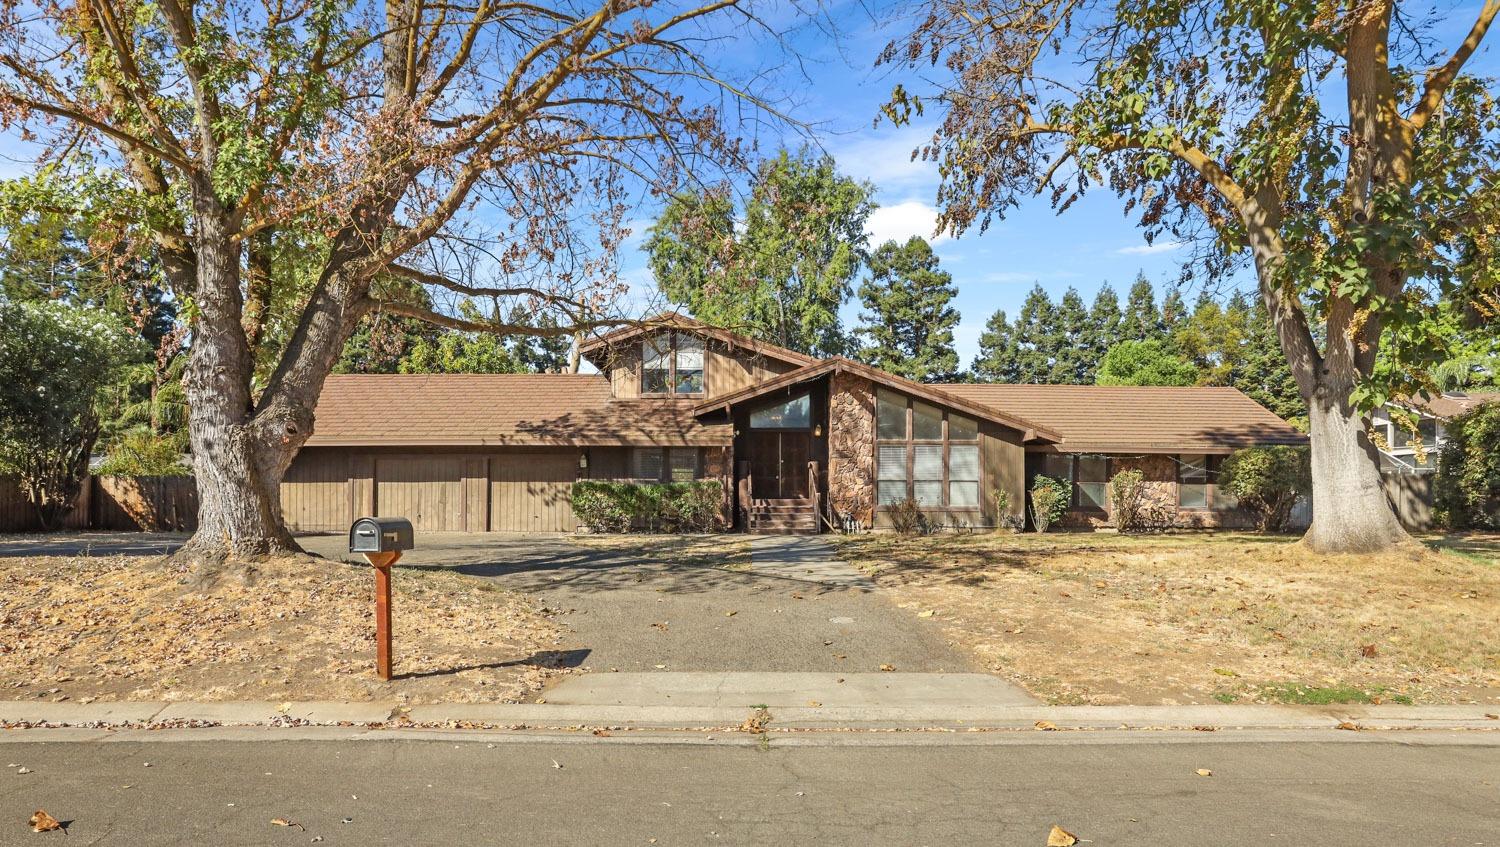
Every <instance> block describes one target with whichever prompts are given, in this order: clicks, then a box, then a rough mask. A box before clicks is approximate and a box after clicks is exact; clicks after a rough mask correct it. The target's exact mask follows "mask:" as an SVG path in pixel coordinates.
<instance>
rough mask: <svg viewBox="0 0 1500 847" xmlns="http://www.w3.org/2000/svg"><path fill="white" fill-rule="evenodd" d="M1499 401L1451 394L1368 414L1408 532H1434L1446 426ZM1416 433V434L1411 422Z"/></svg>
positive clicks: (1496, 396) (1389, 490)
mask: <svg viewBox="0 0 1500 847" xmlns="http://www.w3.org/2000/svg"><path fill="white" fill-rule="evenodd" d="M1496 400H1500V392H1495V391H1490V392H1473V393H1464V392H1457V391H1449V392H1444V393H1442V394H1439V395H1437V396H1429V395H1425V394H1424V395H1421V396H1418V397H1414V398H1409V399H1407V400H1404V401H1400V402H1396V403H1391V404H1389V405H1387V406H1383V407H1381V408H1379V409H1376V410H1375V411H1374V412H1373V413H1372V414H1371V415H1370V426H1371V427H1372V428H1373V429H1374V431H1375V434H1376V437H1377V438H1376V441H1377V443H1379V444H1380V445H1381V446H1380V470H1381V474H1382V480H1383V482H1384V483H1385V494H1386V497H1387V499H1389V500H1390V501H1391V507H1392V508H1393V509H1395V510H1396V516H1397V517H1398V518H1400V519H1401V523H1402V524H1403V525H1404V526H1406V528H1407V529H1431V528H1432V524H1433V520H1432V519H1433V515H1432V503H1433V491H1432V475H1433V474H1434V473H1436V472H1437V468H1438V454H1439V453H1440V452H1441V451H1442V447H1443V442H1444V441H1445V440H1446V435H1447V433H1446V432H1445V430H1444V428H1443V427H1444V424H1445V423H1446V422H1447V421H1450V420H1452V419H1453V418H1456V417H1458V416H1459V415H1461V414H1463V413H1464V412H1467V411H1469V410H1470V409H1474V408H1476V407H1478V406H1481V405H1483V404H1485V403H1489V402H1493V401H1496ZM1413 422H1414V423H1415V424H1416V427H1417V432H1416V434H1415V435H1413V433H1412V431H1411V423H1413Z"/></svg>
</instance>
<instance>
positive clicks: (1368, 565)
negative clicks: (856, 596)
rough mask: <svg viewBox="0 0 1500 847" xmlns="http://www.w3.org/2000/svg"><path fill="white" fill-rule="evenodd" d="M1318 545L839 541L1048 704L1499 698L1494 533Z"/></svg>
mask: <svg viewBox="0 0 1500 847" xmlns="http://www.w3.org/2000/svg"><path fill="white" fill-rule="evenodd" d="M1424 541H1425V542H1426V544H1427V545H1428V549H1426V550H1423V551H1421V552H1416V553H1404V554H1400V555H1392V556H1384V557H1358V556H1319V555H1315V554H1313V553H1311V552H1309V551H1307V550H1306V549H1304V548H1303V547H1302V546H1301V545H1299V544H1297V543H1296V542H1295V539H1288V538H1277V537H1265V536H1256V535H1239V534H1228V533H1224V534H1212V535H1206V534H1205V535H1197V534H1191V535H1190V534H1184V535H1170V536H1147V537H1141V536H1119V535H1114V534H1106V533H1079V534H1049V535H1045V536H1036V535H1009V534H1005V535H972V536H934V537H926V538H899V537H895V536H863V537H858V538H852V539H848V540H846V541H845V542H844V543H843V545H842V547H841V550H842V555H843V556H844V557H845V558H846V559H848V560H850V561H852V562H855V563H857V564H859V565H860V566H861V567H862V568H863V569H865V570H867V571H868V572H870V573H872V574H873V575H874V577H875V579H876V581H877V582H878V583H879V585H881V586H882V587H883V588H885V589H886V590H887V591H888V592H889V593H890V594H891V595H892V596H893V597H894V598H895V600H896V602H897V603H898V604H900V605H901V606H903V607H906V608H909V609H911V610H912V613H913V614H921V615H923V616H924V617H927V618H931V619H933V620H934V622H937V623H941V624H942V625H944V626H945V627H946V629H947V632H948V634H949V637H950V638H951V639H952V640H953V641H955V642H956V643H958V644H960V645H963V646H965V647H967V648H969V649H972V650H973V651H974V652H975V654H976V655H977V657H978V658H979V659H980V661H981V662H982V663H983V664H984V666H985V667H987V668H989V669H990V670H991V671H992V672H994V673H996V674H999V675H1001V676H1004V677H1007V678H1009V679H1011V680H1012V681H1014V682H1017V683H1019V684H1021V685H1023V686H1024V687H1026V688H1027V689H1028V690H1030V691H1032V692H1033V693H1035V694H1037V695H1038V696H1040V697H1043V698H1044V699H1046V700H1047V701H1048V702H1051V703H1084V704H1110V703H1135V704H1152V703H1162V704H1183V703H1208V702H1214V701H1217V702H1225V703H1232V702H1242V703H1248V702H1291V703H1333V702H1396V703H1405V702H1414V703H1472V702H1478V703H1496V702H1500V536H1454V537H1447V538H1443V537H1436V536H1434V537H1431V538H1427V539H1424Z"/></svg>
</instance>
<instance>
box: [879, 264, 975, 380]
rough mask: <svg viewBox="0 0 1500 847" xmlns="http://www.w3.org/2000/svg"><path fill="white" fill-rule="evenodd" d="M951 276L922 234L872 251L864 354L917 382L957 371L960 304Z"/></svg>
mask: <svg viewBox="0 0 1500 847" xmlns="http://www.w3.org/2000/svg"><path fill="white" fill-rule="evenodd" d="M957 296H958V289H957V288H955V287H954V286H953V276H952V274H949V273H948V272H947V271H944V270H942V269H940V268H939V267H938V257H937V254H936V253H934V252H932V246H931V245H929V244H928V243H927V240H926V239H924V238H921V237H919V236H915V235H914V236H912V237H911V238H910V239H908V240H907V242H906V243H905V244H901V243H899V242H896V241H887V242H886V243H884V244H882V245H880V246H879V247H877V248H875V252H874V253H872V254H871V255H870V275H869V277H868V278H866V279H865V281H864V283H863V284H861V285H860V287H859V300H860V304H861V305H863V306H864V308H865V311H863V312H861V313H860V316H859V320H860V327H859V330H858V335H859V337H860V338H861V340H862V341H863V343H862V344H861V346H860V348H859V357H860V360H861V361H863V362H866V363H868V364H871V365H874V366H875V367H877V368H880V369H882V370H885V371H888V372H890V373H893V374H896V375H898V376H904V377H906V378H907V379H911V380H916V381H917V382H943V381H946V380H951V379H953V378H954V376H955V375H956V374H957V372H958V353H957V352H956V351H955V350H954V349H953V328H954V327H956V326H958V310H957V309H955V308H953V305H952V303H953V298H954V297H957Z"/></svg>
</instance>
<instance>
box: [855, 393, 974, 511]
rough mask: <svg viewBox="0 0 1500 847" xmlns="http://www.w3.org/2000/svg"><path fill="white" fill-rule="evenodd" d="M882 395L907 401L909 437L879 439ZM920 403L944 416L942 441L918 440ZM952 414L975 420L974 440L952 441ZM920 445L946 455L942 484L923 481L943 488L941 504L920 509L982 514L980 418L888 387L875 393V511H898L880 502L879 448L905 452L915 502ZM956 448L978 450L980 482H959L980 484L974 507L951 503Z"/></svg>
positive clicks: (906, 479)
mask: <svg viewBox="0 0 1500 847" xmlns="http://www.w3.org/2000/svg"><path fill="white" fill-rule="evenodd" d="M882 395H884V396H886V397H899V398H900V399H901V400H902V401H903V402H904V406H903V408H902V412H903V420H904V421H905V426H906V437H905V438H904V439H896V438H882V437H881V436H880V424H879V421H880V409H881V405H882V403H881V397H882ZM917 403H921V404H922V405H923V406H926V407H928V408H931V409H936V410H937V411H938V413H939V414H940V416H941V417H940V421H939V423H940V432H941V437H939V438H917V437H916V418H915V415H916V407H915V404H917ZM951 415H958V416H959V417H961V418H964V419H965V420H971V421H973V422H974V437H973V438H971V439H962V440H959V441H954V440H953V438H952V434H951V432H950V431H949V426H948V421H949V417H950V416H951ZM919 444H920V445H941V446H942V456H943V476H942V479H941V481H939V480H933V479H924V480H922V481H923V482H927V483H932V482H940V485H941V486H942V502H941V503H939V504H937V505H933V506H927V505H923V506H919V508H921V509H922V510H924V511H943V512H960V513H974V514H978V513H982V512H983V511H984V477H985V469H984V434H983V433H982V432H981V431H980V422H979V420H978V419H977V418H975V417H974V416H973V415H966V414H962V413H960V412H954V411H952V410H950V409H947V408H945V407H943V406H940V405H938V404H936V403H932V402H930V401H926V400H919V399H917V398H915V397H912V396H911V395H908V394H903V393H901V392H898V391H894V390H891V389H887V388H879V389H877V390H876V392H875V447H874V456H873V457H872V458H873V460H874V462H875V474H874V479H875V510H876V511H878V512H888V511H890V510H892V509H893V508H895V506H894V504H886V503H882V502H881V499H880V484H881V482H882V480H881V478H880V464H881V463H880V448H881V447H882V446H886V447H894V446H897V445H900V446H901V448H902V451H903V453H904V455H905V468H904V477H903V479H902V481H903V482H905V484H906V498H911V499H915V498H916V485H917V479H916V454H917V445H919ZM954 446H960V447H970V446H972V447H974V448H976V449H977V450H978V451H979V458H978V462H977V465H978V476H979V479H978V480H959V482H971V481H972V482H977V484H978V485H979V496H978V497H977V498H976V503H975V505H973V506H954V505H952V501H953V447H954ZM896 481H897V480H895V479H888V480H884V482H887V483H891V482H896ZM906 498H903V499H906Z"/></svg>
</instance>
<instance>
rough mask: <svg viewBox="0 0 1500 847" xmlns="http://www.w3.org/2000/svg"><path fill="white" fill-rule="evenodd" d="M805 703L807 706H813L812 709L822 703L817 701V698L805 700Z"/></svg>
mask: <svg viewBox="0 0 1500 847" xmlns="http://www.w3.org/2000/svg"><path fill="white" fill-rule="evenodd" d="M807 705H809V706H811V707H813V708H814V709H816V708H818V707H819V706H821V705H823V704H822V703H819V702H818V701H817V700H808V701H807Z"/></svg>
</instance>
